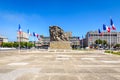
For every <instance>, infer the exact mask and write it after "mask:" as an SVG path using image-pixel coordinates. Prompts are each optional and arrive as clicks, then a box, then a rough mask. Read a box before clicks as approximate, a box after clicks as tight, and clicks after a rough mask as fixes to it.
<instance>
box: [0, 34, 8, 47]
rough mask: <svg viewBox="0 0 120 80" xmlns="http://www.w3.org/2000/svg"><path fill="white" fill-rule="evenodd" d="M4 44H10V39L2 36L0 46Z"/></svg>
mask: <svg viewBox="0 0 120 80" xmlns="http://www.w3.org/2000/svg"><path fill="white" fill-rule="evenodd" d="M2 42H8V38H7V37H4V36H2V35H0V46H1V44H2Z"/></svg>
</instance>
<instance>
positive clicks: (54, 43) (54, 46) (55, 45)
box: [50, 41, 72, 49]
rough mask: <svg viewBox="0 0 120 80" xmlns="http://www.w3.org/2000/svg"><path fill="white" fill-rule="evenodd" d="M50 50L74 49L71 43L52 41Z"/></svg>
mask: <svg viewBox="0 0 120 80" xmlns="http://www.w3.org/2000/svg"><path fill="white" fill-rule="evenodd" d="M50 49H72V48H71V45H70V42H69V41H52V42H50Z"/></svg>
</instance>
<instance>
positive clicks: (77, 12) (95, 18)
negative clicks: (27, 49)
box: [0, 0, 120, 41]
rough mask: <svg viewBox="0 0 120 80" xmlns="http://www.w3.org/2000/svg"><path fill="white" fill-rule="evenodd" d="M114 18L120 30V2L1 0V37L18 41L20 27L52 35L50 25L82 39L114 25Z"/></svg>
mask: <svg viewBox="0 0 120 80" xmlns="http://www.w3.org/2000/svg"><path fill="white" fill-rule="evenodd" d="M110 16H111V17H112V19H113V22H114V25H115V26H116V28H117V31H120V28H119V27H120V0H0V34H1V35H4V36H6V37H8V39H9V41H15V40H16V36H17V34H16V32H17V29H18V24H20V25H21V28H22V30H23V31H25V32H26V31H27V29H30V31H31V32H36V33H38V34H40V35H44V36H49V26H51V25H57V26H60V27H61V28H62V29H63V30H64V31H71V32H72V33H73V36H80V37H82V35H83V36H85V34H86V32H88V31H95V30H98V28H100V29H101V30H102V25H103V23H104V24H106V25H110Z"/></svg>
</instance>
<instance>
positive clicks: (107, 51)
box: [105, 50, 120, 55]
mask: <svg viewBox="0 0 120 80" xmlns="http://www.w3.org/2000/svg"><path fill="white" fill-rule="evenodd" d="M105 53H112V54H116V55H120V51H110V50H106V51H105Z"/></svg>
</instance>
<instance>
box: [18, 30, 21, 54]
mask: <svg viewBox="0 0 120 80" xmlns="http://www.w3.org/2000/svg"><path fill="white" fill-rule="evenodd" d="M18 34H19V53H20V42H21V33H20V32H18Z"/></svg>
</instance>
